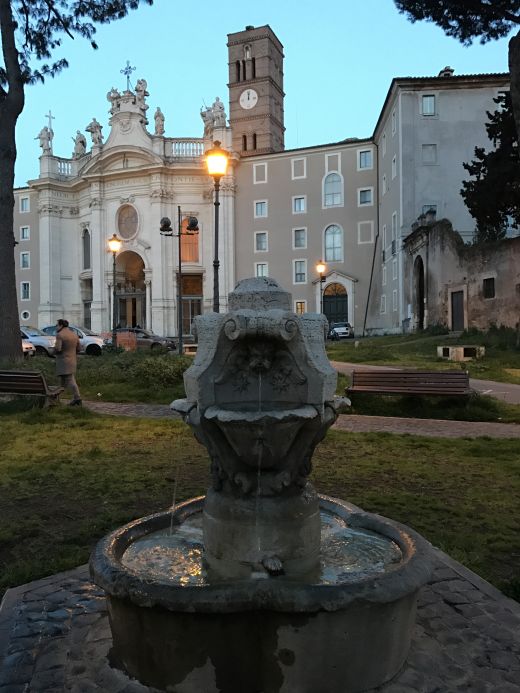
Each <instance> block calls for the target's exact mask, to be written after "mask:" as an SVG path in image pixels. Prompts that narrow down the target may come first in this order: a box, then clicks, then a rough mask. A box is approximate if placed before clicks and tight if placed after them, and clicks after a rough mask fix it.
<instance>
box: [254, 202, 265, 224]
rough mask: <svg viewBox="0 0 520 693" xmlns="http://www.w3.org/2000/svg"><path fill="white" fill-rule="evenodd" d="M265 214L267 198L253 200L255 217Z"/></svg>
mask: <svg viewBox="0 0 520 693" xmlns="http://www.w3.org/2000/svg"><path fill="white" fill-rule="evenodd" d="M266 216H267V200H256V201H255V219H260V218H262V217H266Z"/></svg>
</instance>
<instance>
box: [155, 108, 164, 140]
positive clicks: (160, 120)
mask: <svg viewBox="0 0 520 693" xmlns="http://www.w3.org/2000/svg"><path fill="white" fill-rule="evenodd" d="M154 120H155V134H156V135H164V113H163V112H162V111H161V109H160V108H159V106H157V110H156V111H155V114H154Z"/></svg>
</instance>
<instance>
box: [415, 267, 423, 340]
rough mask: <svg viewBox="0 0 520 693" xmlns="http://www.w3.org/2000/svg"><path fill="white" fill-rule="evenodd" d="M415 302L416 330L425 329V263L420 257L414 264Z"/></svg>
mask: <svg viewBox="0 0 520 693" xmlns="http://www.w3.org/2000/svg"><path fill="white" fill-rule="evenodd" d="M413 284H414V292H413V296H414V301H413V312H414V315H415V329H416V330H423V329H424V263H423V261H422V257H421V256H420V255H418V256H417V257H416V258H415V262H414V263H413Z"/></svg>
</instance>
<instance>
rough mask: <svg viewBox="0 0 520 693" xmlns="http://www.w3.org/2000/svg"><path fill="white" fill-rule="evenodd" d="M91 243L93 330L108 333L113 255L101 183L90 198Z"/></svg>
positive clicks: (95, 187) (109, 327)
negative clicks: (109, 291) (109, 290)
mask: <svg viewBox="0 0 520 693" xmlns="http://www.w3.org/2000/svg"><path fill="white" fill-rule="evenodd" d="M90 210H91V211H90V243H91V248H92V303H91V306H90V319H91V329H92V330H93V331H94V332H104V331H106V332H108V331H110V329H111V328H112V325H111V313H110V311H109V310H108V305H107V298H106V297H107V286H108V282H109V281H110V282H111V281H112V255H111V254H110V253H108V246H107V240H108V237H109V235H111V234H108V235H107V233H108V231H107V228H106V224H105V223H104V215H103V206H102V193H101V185H100V183H93V184H92V188H91V198H90Z"/></svg>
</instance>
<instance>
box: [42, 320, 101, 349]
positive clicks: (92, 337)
mask: <svg viewBox="0 0 520 693" xmlns="http://www.w3.org/2000/svg"><path fill="white" fill-rule="evenodd" d="M69 329H71V330H72V331H73V332H75V333H76V334H77V335H78V337H79V344H80V354H88V355H89V356H101V354H102V351H103V345H104V343H103V337H100V336H99V335H98V334H95V333H94V332H92V331H91V330H88V329H87V328H86V327H78V326H77V325H69ZM42 331H43V332H45V334H47V335H52V336H54V337H55V336H56V325H48V326H47V327H43V328H42Z"/></svg>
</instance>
